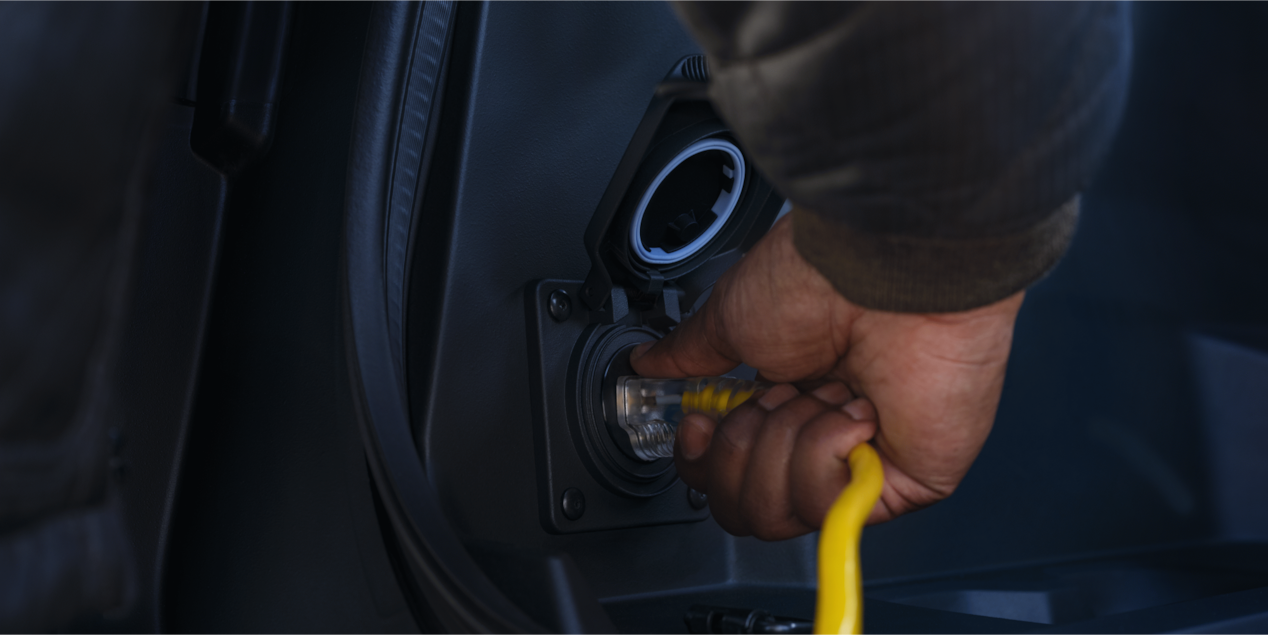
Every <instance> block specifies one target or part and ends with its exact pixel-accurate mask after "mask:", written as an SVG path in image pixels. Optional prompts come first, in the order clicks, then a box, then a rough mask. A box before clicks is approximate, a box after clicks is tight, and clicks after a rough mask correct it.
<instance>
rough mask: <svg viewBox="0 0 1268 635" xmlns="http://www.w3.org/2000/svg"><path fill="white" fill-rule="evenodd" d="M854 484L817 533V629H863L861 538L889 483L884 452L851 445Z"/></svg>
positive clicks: (842, 631)
mask: <svg viewBox="0 0 1268 635" xmlns="http://www.w3.org/2000/svg"><path fill="white" fill-rule="evenodd" d="M849 462H850V484H849V485H846V486H845V489H844V490H842V491H841V495H840V496H838V497H837V500H836V502H834V503H832V507H831V508H830V509H829V510H828V516H827V518H826V519H824V521H823V529H821V530H820V533H819V599H818V601H817V602H816V604H815V633H862V632H863V571H862V568H861V567H860V566H859V539H860V538H862V537H863V524H864V523H865V522H867V516H868V514H870V513H871V511H872V508H873V507H875V506H876V499H878V498H880V495H881V487H882V486H883V485H884V484H885V473H884V471H883V470H882V469H881V459H880V456H878V455H877V454H876V450H875V449H874V448H873V447H872V446H871V445H869V444H867V443H860V444H859V445H858V447H855V448H854V449H853V450H850V455H849Z"/></svg>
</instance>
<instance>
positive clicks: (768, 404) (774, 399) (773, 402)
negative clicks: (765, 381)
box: [757, 384, 797, 412]
mask: <svg viewBox="0 0 1268 635" xmlns="http://www.w3.org/2000/svg"><path fill="white" fill-rule="evenodd" d="M796 396H797V389H796V388H793V387H792V386H790V385H788V384H779V385H777V386H775V387H774V388H771V389H770V390H768V391H766V394H764V395H762V398H761V399H758V400H757V405H759V406H761V407H762V408H764V409H765V410H766V411H767V412H770V411H771V410H774V409H776V408H778V407H780V406H782V405H784V403H785V402H787V401H788V400H789V399H792V398H793V397H796Z"/></svg>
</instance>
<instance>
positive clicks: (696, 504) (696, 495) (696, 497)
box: [687, 487, 709, 509]
mask: <svg viewBox="0 0 1268 635" xmlns="http://www.w3.org/2000/svg"><path fill="white" fill-rule="evenodd" d="M687 504H688V505H691V508H692V509H704V508H705V507H707V506H708V505H709V497H708V496H705V495H704V494H702V493H700V492H697V491H696V490H694V489H691V488H690V487H688V488H687Z"/></svg>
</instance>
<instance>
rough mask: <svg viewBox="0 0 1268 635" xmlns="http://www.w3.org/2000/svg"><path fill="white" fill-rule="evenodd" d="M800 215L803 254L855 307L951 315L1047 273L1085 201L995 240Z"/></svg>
mask: <svg viewBox="0 0 1268 635" xmlns="http://www.w3.org/2000/svg"><path fill="white" fill-rule="evenodd" d="M792 214H793V241H794V243H795V244H796V245H797V250H798V251H799V252H801V255H802V257H804V258H805V259H806V260H808V261H809V262H810V264H812V265H814V266H815V268H817V269H818V270H819V271H820V272H821V273H823V275H824V276H825V277H827V279H828V280H829V281H830V282H832V284H833V286H835V287H836V289H837V291H840V292H841V294H842V295H844V296H845V297H846V299H848V300H849V301H850V302H853V303H855V304H858V305H860V306H864V307H867V308H869V309H877V310H881V311H897V312H901V313H951V312H955V311H967V310H969V309H975V308H978V307H982V306H986V305H988V304H991V303H993V302H998V301H999V300H1002V299H1004V298H1007V297H1008V296H1010V295H1013V294H1014V293H1017V292H1018V291H1021V290H1022V289H1025V288H1026V287H1028V286H1030V285H1032V284H1034V283H1035V282H1037V281H1039V280H1040V279H1041V278H1043V277H1044V276H1045V275H1047V274H1048V272H1049V271H1051V270H1052V268H1053V267H1055V266H1056V265H1057V262H1058V261H1060V260H1061V256H1062V255H1064V254H1065V251H1066V248H1067V247H1069V245H1070V240H1071V239H1072V238H1073V237H1074V230H1075V227H1076V226H1077V225H1078V220H1079V197H1078V196H1075V197H1074V198H1072V199H1070V200H1069V201H1068V202H1067V203H1066V204H1064V205H1062V206H1061V207H1059V208H1057V209H1056V211H1054V212H1053V213H1051V214H1049V215H1048V216H1047V217H1046V218H1044V219H1043V220H1042V221H1040V222H1039V223H1038V224H1036V225H1034V226H1033V227H1031V228H1030V229H1028V230H1026V231H1024V232H1021V233H1017V234H1010V235H1007V236H995V237H989V238H971V239H950V238H923V237H912V236H896V235H885V234H873V233H867V232H860V231H857V230H855V229H852V228H850V227H848V226H846V225H844V224H841V223H838V222H834V221H832V220H828V219H826V218H823V217H821V216H819V215H817V214H815V213H813V212H809V211H806V210H803V209H800V208H794V209H793V211H792Z"/></svg>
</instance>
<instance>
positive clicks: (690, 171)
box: [629, 137, 745, 265]
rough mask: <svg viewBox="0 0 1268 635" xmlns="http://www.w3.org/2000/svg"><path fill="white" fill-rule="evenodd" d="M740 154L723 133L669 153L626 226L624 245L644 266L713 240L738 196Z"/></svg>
mask: <svg viewBox="0 0 1268 635" xmlns="http://www.w3.org/2000/svg"><path fill="white" fill-rule="evenodd" d="M744 173H745V165H744V155H743V153H741V152H740V149H739V148H738V147H736V145H735V144H734V143H731V142H730V141H728V140H726V139H723V138H718V137H714V138H709V139H702V140H700V141H697V142H695V143H693V144H691V145H689V146H687V147H686V148H684V149H683V150H682V151H681V152H679V153H678V154H677V155H675V156H674V157H673V158H672V159H671V160H670V161H669V162H668V163H667V164H665V166H664V167H663V168H661V170H660V172H659V173H657V175H656V178H654V179H653V180H652V182H651V185H649V186H648V187H647V189H646V190H645V191H644V192H643V195H642V197H641V198H640V199H639V202H638V206H637V207H635V209H634V217H633V219H632V221H631V225H630V232H629V235H630V247H631V248H632V249H633V251H634V254H635V255H636V256H637V257H638V259H639V260H641V261H643V262H644V263H647V264H650V265H672V264H674V263H678V262H682V261H683V260H686V259H687V258H690V257H691V256H693V255H695V254H696V253H697V252H699V251H700V250H701V249H704V247H705V245H707V244H709V241H711V240H713V238H714V237H715V236H717V235H718V232H719V231H721V229H722V227H723V226H724V225H725V224H726V222H727V220H728V219H729V218H730V217H731V215H732V213H733V212H734V211H735V208H736V206H737V204H738V203H739V200H740V192H741V191H742V190H743V189H744Z"/></svg>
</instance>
